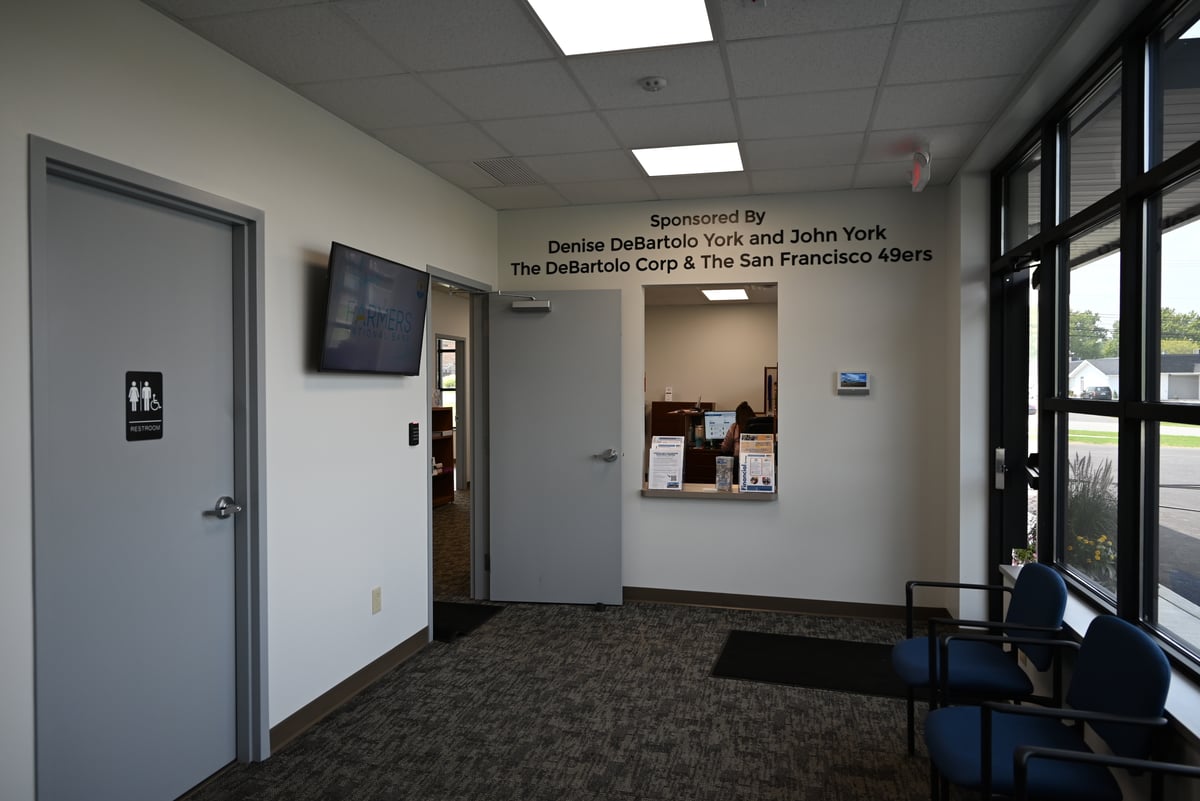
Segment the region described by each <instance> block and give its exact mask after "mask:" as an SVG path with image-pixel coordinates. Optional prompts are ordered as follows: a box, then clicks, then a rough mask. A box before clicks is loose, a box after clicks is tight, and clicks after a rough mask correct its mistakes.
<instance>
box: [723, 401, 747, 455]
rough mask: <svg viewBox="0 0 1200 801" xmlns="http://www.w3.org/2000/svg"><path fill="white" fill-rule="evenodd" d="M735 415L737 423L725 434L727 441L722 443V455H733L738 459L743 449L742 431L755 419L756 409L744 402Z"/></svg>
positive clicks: (735, 411) (735, 410) (738, 406)
mask: <svg viewBox="0 0 1200 801" xmlns="http://www.w3.org/2000/svg"><path fill="white" fill-rule="evenodd" d="M733 413H734V418H735V422H734V424H733V425H731V426H730V427H729V430H728V431H726V432H725V439H724V441H722V442H721V453H726V454H732V455H733V456H734V458H737V457H738V456H739V455H740V451H741V449H742V429H743V428H745V427H746V424H747V423H749V422H750V421H751V420H753V419H754V409H752V408H750V404H749V403H747V402H746V401H742V402H741V403H739V404H738V405H737V408H736V409H734V410H733Z"/></svg>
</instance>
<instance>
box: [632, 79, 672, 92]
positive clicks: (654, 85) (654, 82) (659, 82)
mask: <svg viewBox="0 0 1200 801" xmlns="http://www.w3.org/2000/svg"><path fill="white" fill-rule="evenodd" d="M638 86H640V87H642V89H643V90H645V91H647V92H661V91H662V90H663V89H665V88H666V86H667V79H666V78H664V77H662V76H661V75H647V76H646V77H645V78H641V79H640V80H638Z"/></svg>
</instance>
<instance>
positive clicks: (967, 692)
mask: <svg viewBox="0 0 1200 801" xmlns="http://www.w3.org/2000/svg"><path fill="white" fill-rule="evenodd" d="M918 587H949V588H955V589H969V590H981V591H985V592H990V593H1010V598H1009V604H1008V612H1007V614H1006V615H1005V617H1004V620H1003V621H984V620H957V619H952V618H933V619H931V620H930V621H929V624H928V625H929V628H928V634H927V636H924V637H914V636H913V634H914V632H913V593H914V590H915V589H916V588H918ZM904 590H905V620H906V639H904V640H901V641H900V642H898V643H896V645H895V647H894V648H893V649H892V666H893V668H895V671H896V675H898V676H899V677H900V679H901V680H902V681H903V682H904V683H905V684H906V685H908V753H910V754H911V753H913V750H914V745H915V735H914V730H915V722H914V711H913V705H914V700H915V695H916V692H917V690H924V691H925V692H926V694H927V697H928V698H929V702H930V708H931V709H933V708H935V707H936V706H937V705H938V703H939V702H938V699H939V697H941V696H942V695H943V694H949V695H951V696H952V697H954V698H959V699H963V698H974V699H982V698H993V699H996V698H1001V699H1013V698H1025V697H1029V696H1032V694H1033V689H1034V688H1033V683H1032V681H1031V680H1030V678H1029V675H1028V674H1027V673H1026V672H1025V671H1024V670H1023V669H1022V668H1021V666H1020V665H1019V664H1018V663H1017V653H1016V651H1014V650H1006V649H1005V648H1004V647H1003V646H1002V645H1000V644H998V643H996V642H992V641H972V640H961V641H958V642H956V643H955V645H954V653H953V654H952V657H953V661H952V665H953V670H951V671H943V670H940V669H939V665H940V663H941V655H940V654H941V648H940V647H939V646H940V644H939V640H940V639H941V638H942V636H943V635H944V634H945V633H946V632H948V631H951V630H959V629H963V628H969V629H975V630H981V629H982V630H987V631H993V632H999V633H1008V634H1017V633H1019V634H1022V635H1024V636H1027V637H1030V638H1031V639H1035V640H1036V638H1037V637H1039V636H1041V637H1045V638H1048V639H1050V638H1054V637H1056V636H1058V632H1059V631H1061V629H1062V619H1063V612H1064V611H1065V610H1066V606H1067V585H1066V584H1065V583H1064V582H1063V580H1062V576H1060V575H1059V574H1058V571H1056V570H1054V569H1053V568H1049V567H1046V566H1045V565H1042V564H1037V563H1033V564H1029V565H1025V566H1024V567H1023V568H1021V571H1020V572H1019V573H1018V574H1017V580H1016V582H1015V583H1014V585H1013V586H1012V587H1011V588H1010V587H1006V586H1004V585H999V584H996V585H993V584H963V583H957V582H949V581H910V582H908V583H907V584H906V585H905V588H904ZM1020 650H1022V651H1023V652H1024V653H1025V655H1026V656H1027V657H1028V658H1029V661H1030V662H1031V663H1032V664H1033V665H1034V667H1036V668H1037V669H1038V670H1041V671H1044V670H1046V669H1047V668H1048V667H1049V666H1050V665H1051V663H1052V661H1053V659H1052V652H1051V651H1050V650H1049V649H1046V648H1043V647H1040V646H1039V645H1038V644H1037V643H1036V642H1034V643H1028V644H1024V645H1021V646H1020ZM1060 693H1061V684H1060V682H1059V680H1058V678H1057V675H1056V680H1055V698H1054V700H1055V702H1057V700H1058V698H1060V697H1061V694H1060Z"/></svg>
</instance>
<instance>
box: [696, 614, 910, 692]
mask: <svg viewBox="0 0 1200 801" xmlns="http://www.w3.org/2000/svg"><path fill="white" fill-rule="evenodd" d="M891 653H892V646H890V645H881V644H879V643H868V642H852V641H849V640H829V639H823V638H818V637H801V636H797V635H793V634H765V633H762V632H757V631H739V630H737V629H734V630H733V631H731V632H729V638H728V639H727V640H726V641H725V647H724V648H723V649H722V650H721V655H720V657H719V658H718V659H717V663H716V664H715V665H714V666H713V671H712V674H713V675H714V676H718V677H721V678H727V679H749V680H751V681H766V682H773V683H776V684H794V685H797V686H800V687H812V688H814V689H819V690H841V691H842V692H850V693H862V694H865V695H883V696H892V697H897V698H903V697H904V696H905V694H906V692H907V690H906V688H905V685H904V683H903V682H902V681H900V679H899V678H897V676H896V674H895V672H894V671H893V670H892V659H891Z"/></svg>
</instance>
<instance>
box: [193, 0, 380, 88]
mask: <svg viewBox="0 0 1200 801" xmlns="http://www.w3.org/2000/svg"><path fill="white" fill-rule="evenodd" d="M190 27H192V28H193V29H194V30H195V31H196V32H198V33H199V34H200V35H201V36H203V37H204V38H205V39H208V40H209V41H211V42H213V43H215V44H217V45H218V46H220V47H222V48H224V49H226V50H228V51H229V52H230V53H232V54H233V55H235V56H237V57H238V58H240V59H242V60H243V61H245V62H246V63H247V64H249V65H250V66H252V67H254V68H255V69H258V70H261V71H262V72H265V73H266V74H267V75H270V76H271V77H272V78H275V79H276V80H279V81H282V82H284V83H289V84H292V83H306V82H309V81H330V80H337V79H339V78H358V77H362V76H366V75H386V74H388V73H396V72H401V71H402V70H401V68H400V67H399V65H397V64H396V63H395V62H394V61H392V60H391V59H390V58H388V57H387V56H386V55H385V54H384V53H383V51H381V50H380V49H379V48H378V47H376V46H375V44H374V43H373V42H371V41H370V40H368V39H367V38H366V37H365V36H364V35H363V34H362V31H360V30H359V29H358V28H357V27H355V26H354V25H352V24H351V23H350V22H348V21H347V20H346V19H345V18H344V17H342V16H340V15H339V14H337V13H336V12H335V11H333V8H332V6H328V5H315V6H313V5H310V6H301V7H298V8H297V7H293V8H281V9H277V10H273V11H259V12H255V13H252V14H238V15H235V16H227V17H211V18H206V19H199V20H194V21H193V22H191V23H190Z"/></svg>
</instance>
